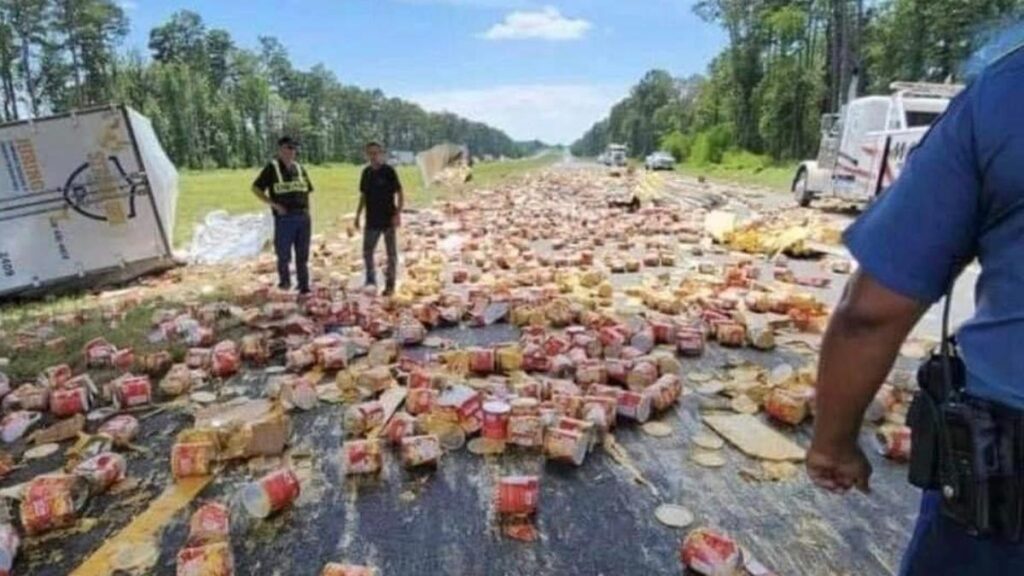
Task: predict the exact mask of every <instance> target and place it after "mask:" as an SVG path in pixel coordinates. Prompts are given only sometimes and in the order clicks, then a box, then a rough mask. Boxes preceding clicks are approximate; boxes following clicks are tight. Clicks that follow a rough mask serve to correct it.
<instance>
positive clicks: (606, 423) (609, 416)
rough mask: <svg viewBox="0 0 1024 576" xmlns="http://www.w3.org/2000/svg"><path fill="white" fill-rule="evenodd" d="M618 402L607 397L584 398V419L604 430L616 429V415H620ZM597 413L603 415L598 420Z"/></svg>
mask: <svg viewBox="0 0 1024 576" xmlns="http://www.w3.org/2000/svg"><path fill="white" fill-rule="evenodd" d="M618 405H619V403H618V400H616V399H615V398H609V397H607V396H584V397H583V410H582V412H581V413H582V415H583V419H584V420H586V421H588V422H591V423H593V424H594V425H595V426H596V427H598V428H600V429H602V430H609V429H611V428H614V427H615V415H616V414H617V413H618ZM595 411H597V412H599V413H600V414H601V417H600V419H599V420H598V418H597V416H596V414H595Z"/></svg>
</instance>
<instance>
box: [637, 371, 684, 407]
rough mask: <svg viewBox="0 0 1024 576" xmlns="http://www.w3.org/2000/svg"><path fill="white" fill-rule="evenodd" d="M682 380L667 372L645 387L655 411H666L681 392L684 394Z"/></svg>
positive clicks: (645, 392) (645, 393)
mask: <svg viewBox="0 0 1024 576" xmlns="http://www.w3.org/2000/svg"><path fill="white" fill-rule="evenodd" d="M682 391H683V389H682V381H681V380H680V379H679V376H676V375H675V374H665V375H664V376H662V377H660V378H658V380H657V381H656V382H655V383H654V384H651V385H650V386H648V387H647V388H645V389H644V395H646V396H648V397H649V398H650V399H651V408H652V409H653V410H654V411H655V412H664V411H665V410H668V409H669V408H671V407H672V406H673V405H674V404H675V403H676V401H677V400H679V396H680V394H682Z"/></svg>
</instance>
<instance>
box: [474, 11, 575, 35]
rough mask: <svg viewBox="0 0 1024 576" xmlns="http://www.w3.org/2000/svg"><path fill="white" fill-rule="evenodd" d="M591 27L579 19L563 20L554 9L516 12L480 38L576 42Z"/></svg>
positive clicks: (563, 17)
mask: <svg viewBox="0 0 1024 576" xmlns="http://www.w3.org/2000/svg"><path fill="white" fill-rule="evenodd" d="M591 27H593V25H592V24H591V23H590V22H588V21H587V20H584V19H582V18H579V19H572V18H566V17H565V16H562V13H561V12H559V11H558V9H557V8H555V7H553V6H547V7H545V8H543V9H541V10H539V11H536V12H525V11H516V12H512V13H510V14H508V15H507V16H505V20H504V21H503V22H499V23H498V24H495V25H494V26H492V27H491V29H490V30H488V31H486V32H484V33H483V34H481V35H480V37H481V38H486V39H487V40H527V39H540V40H579V39H580V38H583V36H584V35H586V33H587V31H588V30H590V28H591Z"/></svg>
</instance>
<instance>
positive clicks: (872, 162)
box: [792, 80, 963, 207]
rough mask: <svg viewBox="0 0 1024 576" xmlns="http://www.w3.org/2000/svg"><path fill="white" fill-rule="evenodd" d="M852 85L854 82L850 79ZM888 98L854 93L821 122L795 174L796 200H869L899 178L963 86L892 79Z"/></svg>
mask: <svg viewBox="0 0 1024 576" xmlns="http://www.w3.org/2000/svg"><path fill="white" fill-rule="evenodd" d="M852 84H853V86H856V80H854V82H853V83H852ZM890 89H891V90H892V94H891V95H888V96H863V97H860V98H857V97H856V94H855V88H851V94H850V96H849V98H848V99H847V104H845V105H844V106H843V107H842V108H841V109H840V111H839V113H837V114H825V115H824V116H822V121H821V144H820V145H819V147H818V157H817V158H816V159H814V160H807V161H805V162H802V163H801V164H800V165H799V166H798V167H797V170H796V174H795V175H794V177H793V182H792V192H793V197H794V199H795V200H796V203H797V204H799V205H800V206H804V207H806V206H809V205H810V204H811V202H812V201H813V200H815V199H818V198H830V197H831V198H838V199H840V200H843V201H846V202H851V203H855V204H866V203H870V202H871V201H872V200H873V199H874V198H875V197H877V196H878V195H880V194H882V193H883V192H884V191H885V190H886V189H887V188H888V187H889V185H891V184H892V183H893V182H894V181H895V180H896V178H897V177H898V176H899V174H900V171H902V169H903V165H904V163H905V162H906V160H907V156H908V155H909V154H910V152H911V151H912V150H913V149H914V147H915V146H917V144H918V142H920V141H921V139H922V138H923V137H924V135H925V134H926V133H927V132H928V129H929V128H930V127H931V125H932V124H933V123H934V122H935V121H936V120H937V119H938V118H939V117H940V116H941V115H942V113H943V112H945V110H946V108H947V107H948V106H949V102H950V100H951V99H952V98H954V97H955V96H956V95H957V94H958V93H959V92H960V91H961V90H963V86H962V85H959V84H931V83H922V82H894V83H893V84H891V85H890Z"/></svg>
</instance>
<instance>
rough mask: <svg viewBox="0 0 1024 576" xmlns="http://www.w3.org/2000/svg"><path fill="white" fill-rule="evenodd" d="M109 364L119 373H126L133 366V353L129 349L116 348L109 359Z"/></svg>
mask: <svg viewBox="0 0 1024 576" xmlns="http://www.w3.org/2000/svg"><path fill="white" fill-rule="evenodd" d="M110 363H111V364H113V365H114V368H117V369H118V370H120V371H121V372H127V371H129V370H131V369H132V366H134V365H135V351H134V350H133V349H131V348H118V349H117V350H115V351H114V354H113V355H112V356H111V357H110Z"/></svg>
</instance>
